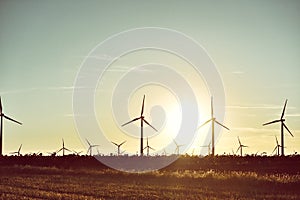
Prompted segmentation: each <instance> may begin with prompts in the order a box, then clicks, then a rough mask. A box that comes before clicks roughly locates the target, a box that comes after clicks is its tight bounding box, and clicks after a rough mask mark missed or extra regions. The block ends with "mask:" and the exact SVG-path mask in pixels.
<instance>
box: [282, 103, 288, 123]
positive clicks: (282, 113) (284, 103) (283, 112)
mask: <svg viewBox="0 0 300 200" xmlns="http://www.w3.org/2000/svg"><path fill="white" fill-rule="evenodd" d="M287 101H288V100H287V99H286V100H285V103H284V107H283V110H282V114H281V118H280V119H283V116H284V112H285V108H286V104H287Z"/></svg>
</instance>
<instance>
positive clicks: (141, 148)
mask: <svg viewBox="0 0 300 200" xmlns="http://www.w3.org/2000/svg"><path fill="white" fill-rule="evenodd" d="M144 104H145V95H144V98H143V103H142V111H141V116H140V117H137V118H135V119H133V120H131V121H129V122H127V123H125V124H123V125H122V126H126V125H127V124H130V123H132V122H134V121H137V120H141V147H140V154H141V156H143V155H144V153H143V150H144V147H143V126H144V122H145V123H146V124H148V125H149V126H150V127H151V128H153V129H154V130H155V131H157V130H156V129H155V128H154V127H153V126H152V125H151V124H150V123H149V122H147V121H146V120H145V117H144V115H143V114H144Z"/></svg>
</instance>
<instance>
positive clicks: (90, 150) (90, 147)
mask: <svg viewBox="0 0 300 200" xmlns="http://www.w3.org/2000/svg"><path fill="white" fill-rule="evenodd" d="M85 140H86V142H87V143H88V145H89V148H88V150H87V154H88V153H89V152H90V156H92V155H93V152H92V149H93V147H98V146H99V145H98V144H93V145H92V144H91V143H90V142H89V141H88V140H87V139H85Z"/></svg>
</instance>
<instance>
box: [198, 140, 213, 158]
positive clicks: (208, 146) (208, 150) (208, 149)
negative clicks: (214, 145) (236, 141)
mask: <svg viewBox="0 0 300 200" xmlns="http://www.w3.org/2000/svg"><path fill="white" fill-rule="evenodd" d="M210 144H211V142H210V143H209V144H208V145H205V146H200V147H207V154H208V155H210Z"/></svg>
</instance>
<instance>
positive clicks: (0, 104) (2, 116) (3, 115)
mask: <svg viewBox="0 0 300 200" xmlns="http://www.w3.org/2000/svg"><path fill="white" fill-rule="evenodd" d="M0 117H1V126H0V156H2V155H3V154H2V148H3V147H2V140H3V135H2V132H3V118H5V119H8V120H10V121H13V122H15V123H17V124H20V125H22V123H21V122H18V121H16V120H14V119H12V118H10V117H8V116H6V115H5V114H4V113H3V112H2V102H1V97H0Z"/></svg>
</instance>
